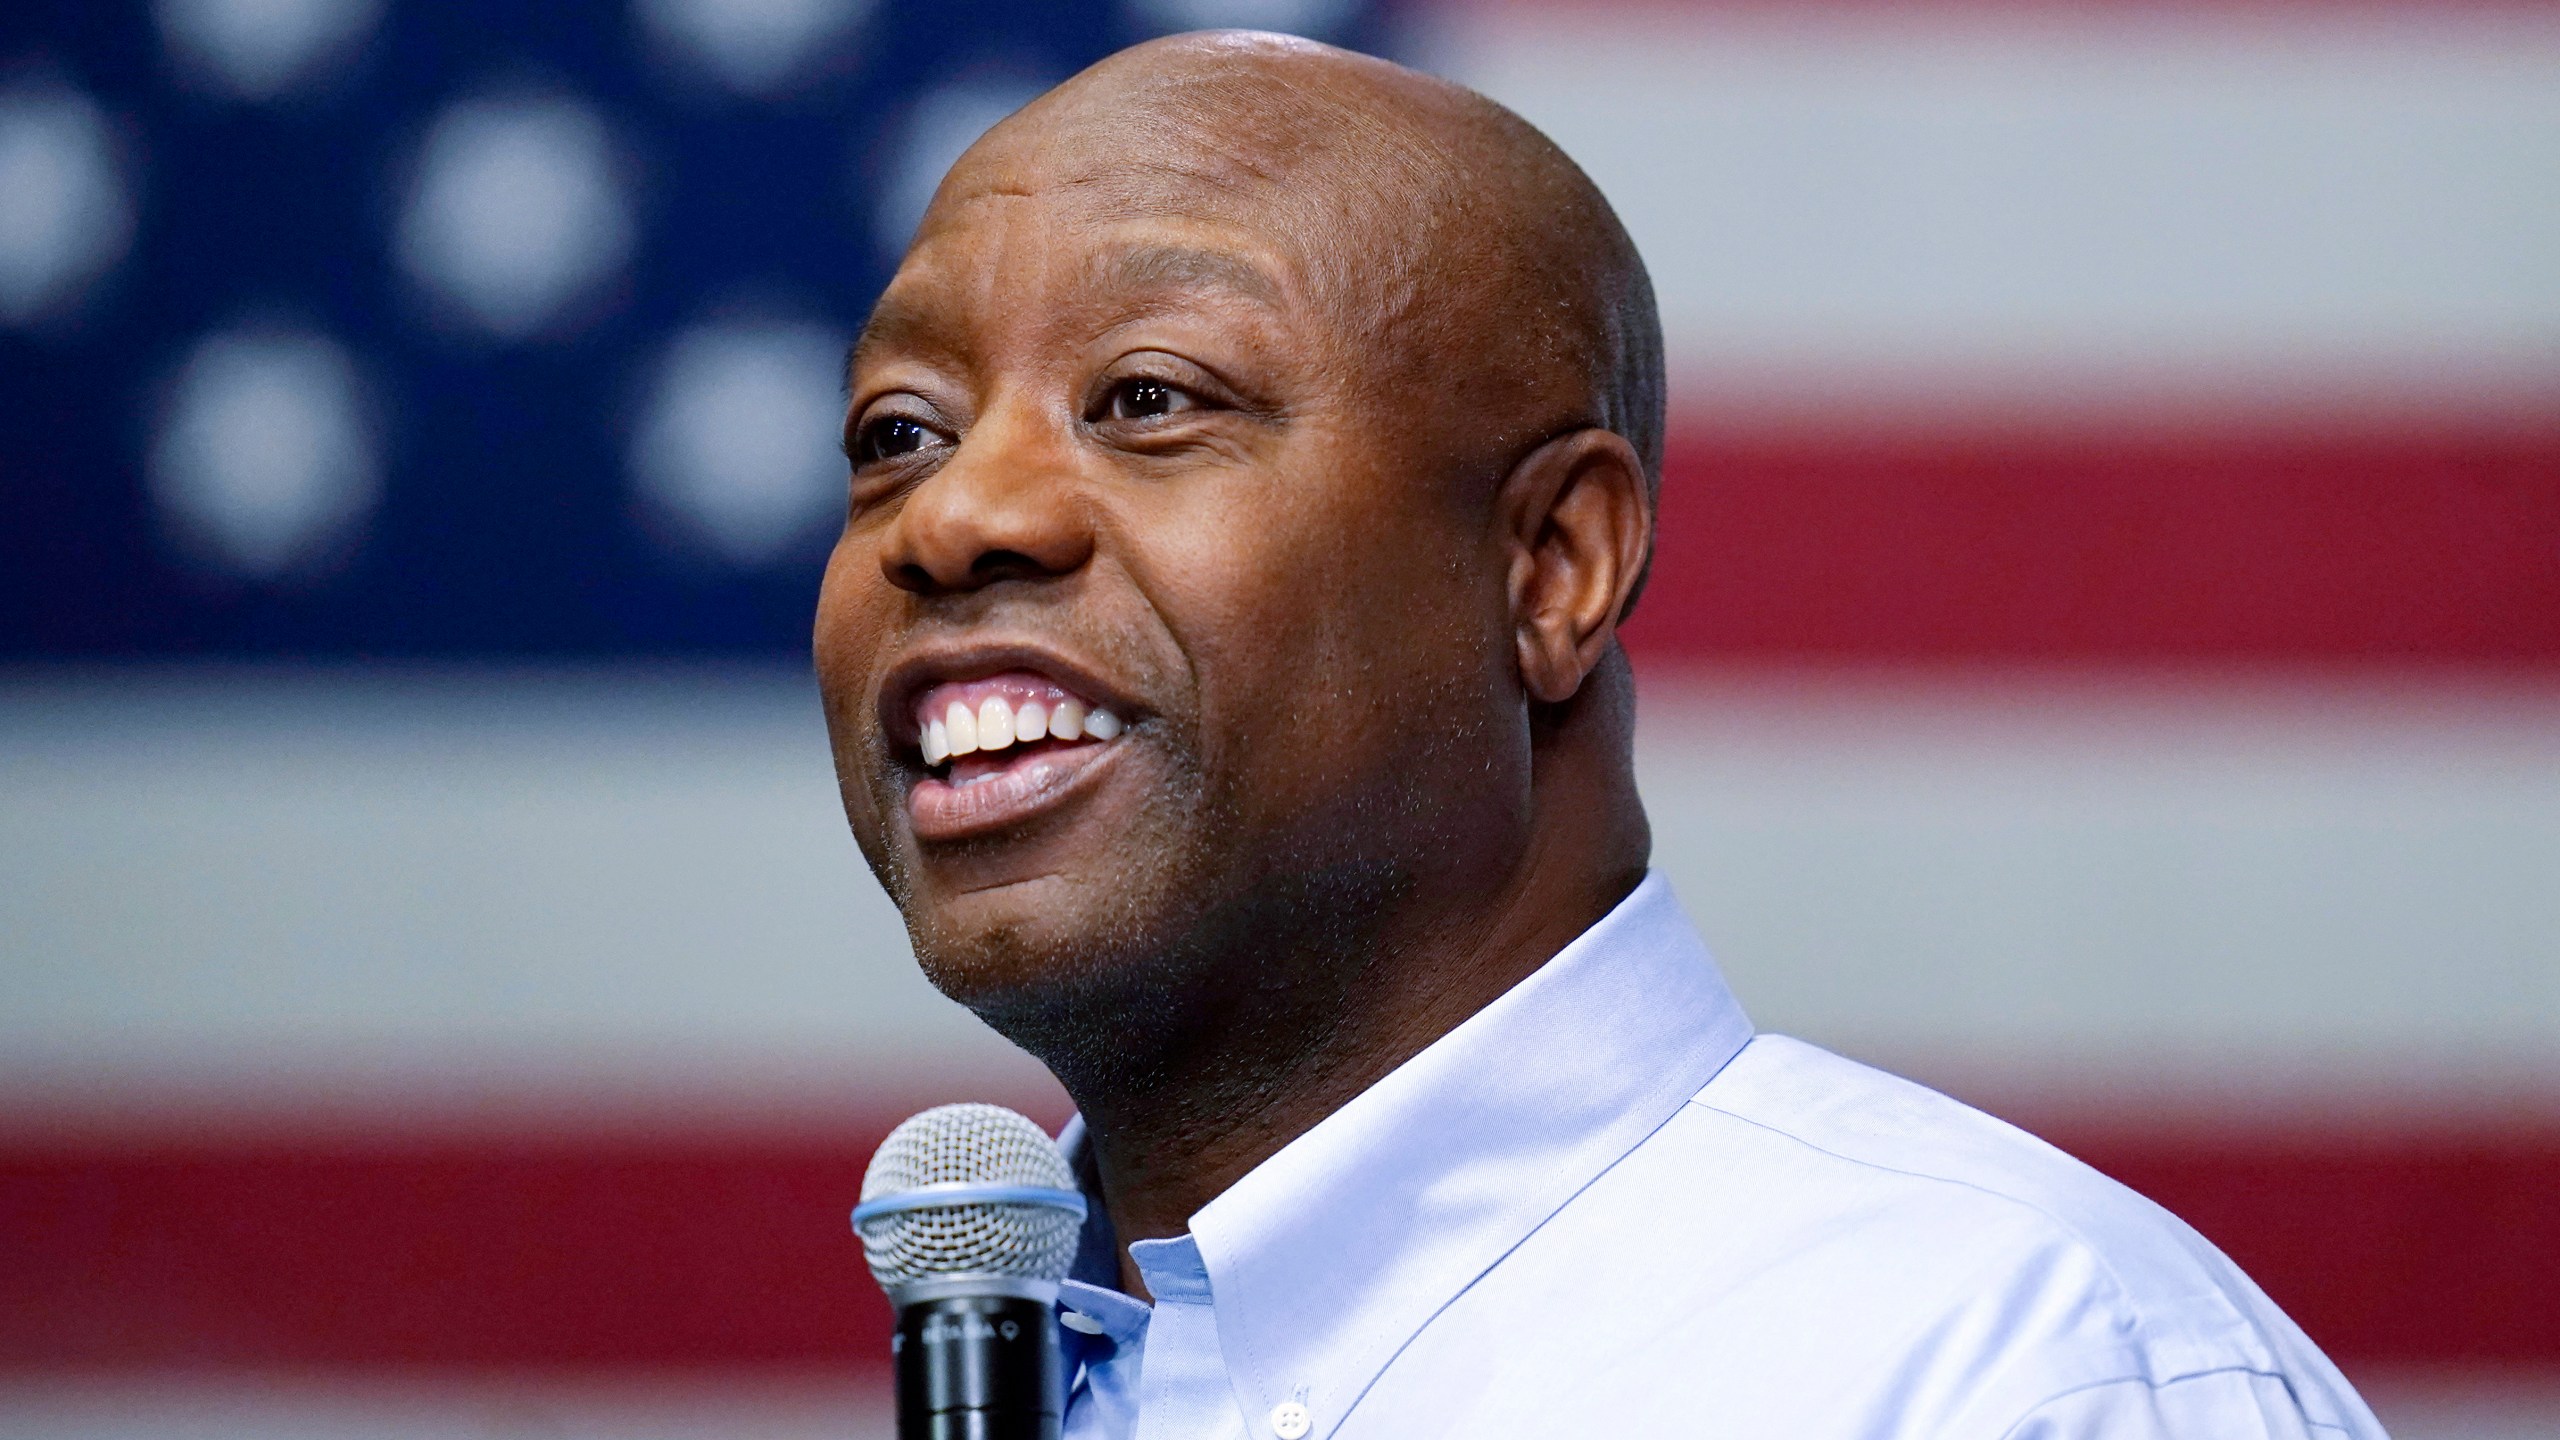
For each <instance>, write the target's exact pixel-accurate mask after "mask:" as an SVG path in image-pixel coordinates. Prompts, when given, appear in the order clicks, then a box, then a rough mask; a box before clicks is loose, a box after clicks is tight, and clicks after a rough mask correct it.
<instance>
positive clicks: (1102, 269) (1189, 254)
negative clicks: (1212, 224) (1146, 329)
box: [1085, 245, 1280, 306]
mask: <svg viewBox="0 0 2560 1440" xmlns="http://www.w3.org/2000/svg"><path fill="white" fill-rule="evenodd" d="M1085 271H1086V279H1087V280H1089V281H1092V282H1095V284H1096V285H1097V288H1100V289H1103V290H1105V291H1113V290H1118V291H1128V290H1198V289H1216V290H1228V291H1233V292H1234V293H1236V294H1238V295H1241V296H1243V297H1244V298H1246V299H1248V300H1254V301H1258V302H1260V303H1262V304H1264V305H1275V306H1276V305H1278V304H1279V303H1280V285H1279V282H1278V281H1276V280H1274V279H1272V277H1271V272H1269V271H1268V270H1265V269H1263V268H1262V267H1261V266H1260V265H1257V264H1255V263H1254V262H1253V261H1251V260H1249V259H1246V258H1245V257H1244V256H1242V255H1238V254H1235V253H1233V252H1231V251H1226V250H1208V249H1202V248H1200V247H1198V246H1192V245H1137V246H1131V247H1128V248H1125V249H1118V250H1106V251H1103V252H1101V253H1099V254H1097V255H1095V256H1093V257H1092V258H1091V259H1090V260H1088V261H1087V262H1086V265H1085Z"/></svg>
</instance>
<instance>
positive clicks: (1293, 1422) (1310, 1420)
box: [1271, 1400, 1316, 1440]
mask: <svg viewBox="0 0 2560 1440" xmlns="http://www.w3.org/2000/svg"><path fill="white" fill-rule="evenodd" d="M1315 1425H1316V1417H1314V1416H1313V1415H1310V1414H1308V1413H1307V1407H1306V1406H1304V1405H1301V1404H1299V1403H1298V1402H1297V1401H1295V1400H1291V1401H1289V1402H1287V1403H1286V1404H1281V1405H1274V1406H1272V1407H1271V1433H1272V1434H1274V1435H1277V1436H1279V1437H1280V1440H1299V1437H1301V1436H1303V1435H1305V1434H1306V1433H1307V1432H1308V1431H1310V1430H1312V1429H1314V1428H1315Z"/></svg>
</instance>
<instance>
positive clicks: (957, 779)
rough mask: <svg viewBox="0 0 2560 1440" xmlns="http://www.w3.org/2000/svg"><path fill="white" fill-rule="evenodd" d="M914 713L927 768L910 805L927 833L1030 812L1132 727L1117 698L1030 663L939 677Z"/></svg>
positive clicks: (978, 829) (953, 834) (989, 826)
mask: <svg viewBox="0 0 2560 1440" xmlns="http://www.w3.org/2000/svg"><path fill="white" fill-rule="evenodd" d="M913 719H914V733H915V737H916V738H915V740H914V742H913V744H912V747H911V753H914V754H915V755H916V756H917V757H918V758H919V759H920V760H921V761H922V762H923V765H924V771H925V773H924V775H923V776H922V777H921V778H920V779H918V780H917V781H916V783H915V784H914V785H913V786H911V787H910V788H909V790H908V792H907V814H908V818H909V820H910V821H912V822H913V824H914V826H915V831H916V835H917V838H919V839H925V840H939V839H953V838H958V837H960V836H964V835H973V834H979V833H983V832H986V831H990V830H995V829H999V828H1002V827H1003V826H1005V825H1008V824H1012V823H1015V822H1017V821H1020V820H1023V819H1027V818H1029V817H1030V816H1031V815H1033V814H1035V813H1037V812H1038V811H1040V810H1042V809H1045V808H1047V806H1048V805H1049V804H1050V803H1052V802H1053V801H1055V800H1056V799H1057V798H1058V797H1059V796H1060V795H1061V794H1062V793H1063V791H1064V790H1065V789H1066V786H1067V784H1068V782H1069V781H1071V780H1073V779H1074V778H1075V777H1076V776H1078V775H1080V774H1082V773H1083V772H1084V771H1086V770H1088V769H1090V768H1092V766H1093V765H1094V764H1096V763H1097V762H1099V761H1100V760H1102V759H1103V758H1104V757H1105V756H1106V755H1108V754H1109V753H1110V752H1111V751H1113V750H1115V749H1116V748H1117V746H1116V745H1115V744H1114V742H1115V741H1117V740H1118V739H1119V737H1120V734H1121V732H1122V731H1123V730H1124V729H1126V728H1127V725H1126V722H1125V721H1124V720H1123V719H1122V718H1121V717H1120V716H1119V715H1117V714H1115V713H1114V712H1113V711H1111V710H1110V709H1108V708H1107V707H1104V706H1100V705H1096V704H1093V703H1092V702H1090V701H1088V700H1086V699H1085V698H1084V697H1083V696H1081V695H1078V694H1076V693H1075V692H1073V691H1071V690H1069V689H1067V688H1066V687H1065V686H1063V685H1060V684H1059V683H1058V682H1056V681H1054V680H1051V679H1049V678H1048V677H1047V676H1044V675H1038V674H1034V673H1032V672H1029V671H1020V670H1017V671H1008V672H1006V673H1004V674H1001V675H990V676H987V677H985V678H983V679H977V680H965V681H956V682H950V683H946V684H941V685H936V686H934V687H932V688H931V689H929V690H927V691H925V692H924V693H923V694H922V695H920V696H918V697H917V698H916V706H915V712H914V716H913Z"/></svg>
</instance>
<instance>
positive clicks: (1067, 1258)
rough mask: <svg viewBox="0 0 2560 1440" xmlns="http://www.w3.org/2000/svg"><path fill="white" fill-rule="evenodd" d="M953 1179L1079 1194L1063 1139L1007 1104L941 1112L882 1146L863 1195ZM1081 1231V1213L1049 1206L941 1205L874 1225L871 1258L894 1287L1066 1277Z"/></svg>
mask: <svg viewBox="0 0 2560 1440" xmlns="http://www.w3.org/2000/svg"><path fill="white" fill-rule="evenodd" d="M950 1182H957V1183H960V1184H967V1185H1037V1186H1041V1187H1043V1188H1046V1189H1051V1190H1073V1189H1075V1188H1076V1177H1075V1171H1074V1170H1072V1169H1070V1168H1069V1167H1068V1165H1067V1157H1066V1156H1065V1155H1063V1154H1061V1153H1060V1152H1059V1150H1058V1146H1057V1142H1055V1141H1053V1140H1051V1139H1050V1138H1049V1136H1048V1134H1047V1133H1046V1132H1044V1131H1043V1130H1041V1128H1040V1127H1039V1126H1038V1125H1035V1124H1033V1123H1032V1122H1031V1121H1030V1120H1029V1119H1028V1118H1026V1117H1024V1116H1021V1115H1017V1114H1015V1113H1014V1112H1013V1111H1011V1110H1007V1109H1006V1108H1004V1107H1003V1106H1001V1105H937V1106H935V1107H934V1108H933V1109H931V1110H927V1111H925V1112H924V1113H923V1114H920V1115H916V1116H913V1117H911V1118H910V1119H909V1120H908V1121H907V1122H906V1123H905V1124H903V1125H901V1126H899V1127H898V1128H897V1129H895V1130H892V1131H890V1132H889V1138H888V1139H886V1140H883V1141H881V1142H880V1150H879V1153H877V1154H875V1155H873V1156H872V1157H871V1168H870V1169H869V1170H866V1171H864V1172H863V1175H862V1198H863V1200H864V1201H865V1202H866V1203H868V1202H869V1201H873V1200H877V1199H879V1198H881V1197H882V1196H885V1195H897V1194H902V1193H904V1192H906V1191H909V1190H913V1189H915V1188H916V1187H917V1186H920V1185H934V1184H943V1183H950ZM1079 1228H1080V1226H1079V1224H1078V1222H1077V1219H1076V1217H1075V1215H1074V1213H1073V1212H1071V1211H1066V1210H1060V1209H1057V1208H1055V1207H1052V1206H1047V1205H1001V1204H971V1205H935V1206H928V1207H925V1208H922V1209H916V1210H906V1211H899V1212H895V1213H892V1214H888V1215H880V1216H875V1217H873V1218H872V1219H871V1220H869V1221H867V1222H865V1223H864V1224H863V1225H862V1226H861V1227H860V1233H861V1236H862V1258H863V1259H865V1260H867V1261H869V1262H870V1264H871V1275H872V1278H873V1279H875V1280H878V1281H879V1282H880V1284H881V1287H882V1288H883V1289H889V1290H894V1289H896V1288H897V1287H899V1286H901V1285H912V1284H914V1283H916V1282H917V1281H920V1280H938V1279H944V1278H948V1277H952V1276H958V1275H1003V1276H1007V1277H1009V1278H1012V1279H1018V1280H1062V1279H1065V1278H1066V1274H1067V1267H1068V1266H1070V1265H1072V1264H1074V1263H1075V1258H1076V1239H1077V1232H1078V1230H1079Z"/></svg>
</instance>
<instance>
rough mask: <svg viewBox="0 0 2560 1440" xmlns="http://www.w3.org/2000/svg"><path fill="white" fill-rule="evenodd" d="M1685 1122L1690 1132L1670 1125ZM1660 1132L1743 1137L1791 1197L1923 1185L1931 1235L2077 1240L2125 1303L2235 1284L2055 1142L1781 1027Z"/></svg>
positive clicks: (1897, 1193)
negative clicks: (1970, 1226) (1972, 1231)
mask: <svg viewBox="0 0 2560 1440" xmlns="http://www.w3.org/2000/svg"><path fill="white" fill-rule="evenodd" d="M1701 1120H1704V1121H1705V1123H1704V1124H1701V1123H1700V1122H1701ZM1689 1129H1694V1130H1696V1131H1697V1132H1698V1133H1697V1134H1695V1135H1694V1136H1682V1135H1681V1133H1680V1132H1682V1131H1683V1130H1689ZM1666 1131H1667V1132H1668V1133H1667V1134H1666V1135H1665V1136H1664V1137H1663V1138H1664V1139H1665V1140H1667V1141H1669V1142H1670V1143H1674V1144H1683V1143H1686V1142H1689V1141H1692V1140H1694V1141H1695V1142H1701V1143H1704V1144H1706V1145H1708V1146H1709V1147H1710V1148H1713V1149H1725V1148H1732V1147H1747V1148H1749V1149H1750V1150H1752V1151H1753V1152H1754V1154H1755V1157H1756V1158H1758V1159H1760V1160H1761V1161H1763V1162H1765V1163H1767V1164H1769V1165H1770V1166H1771V1167H1772V1168H1773V1169H1774V1170H1775V1171H1776V1172H1777V1173H1778V1174H1779V1175H1783V1176H1784V1177H1785V1178H1786V1179H1787V1180H1791V1181H1794V1182H1796V1183H1797V1185H1799V1186H1800V1187H1801V1188H1792V1189H1791V1190H1790V1194H1789V1199H1790V1202H1791V1203H1792V1204H1795V1205H1799V1206H1810V1207H1812V1208H1815V1209H1823V1208H1827V1207H1831V1206H1838V1207H1842V1208H1846V1209H1851V1210H1862V1209H1864V1208H1866V1207H1867V1206H1868V1205H1869V1204H1870V1203H1871V1202H1872V1200H1873V1199H1874V1198H1875V1197H1878V1196H1890V1197H1892V1199H1893V1202H1894V1206H1895V1208H1897V1209H1900V1208H1903V1207H1907V1206H1909V1205H1910V1204H1911V1202H1912V1201H1913V1199H1914V1198H1915V1197H1916V1196H1920V1195H1925V1196H1927V1197H1929V1201H1930V1203H1929V1204H1927V1205H1926V1206H1925V1207H1923V1208H1924V1209H1925V1211H1926V1213H1927V1214H1928V1215H1929V1216H1930V1223H1931V1225H1932V1226H1933V1227H1934V1228H1936V1230H1937V1233H1939V1234H1941V1235H1943V1234H1945V1233H1946V1231H1945V1229H1944V1226H1945V1224H1946V1222H1947V1221H1948V1220H1949V1219H1950V1218H1953V1217H1956V1216H1962V1217H1967V1218H1969V1219H1971V1220H1972V1221H1973V1223H1974V1224H1975V1225H1976V1226H1979V1227H1981V1229H1982V1230H1984V1231H1986V1232H1988V1233H1990V1234H1992V1235H1996V1236H1997V1237H1999V1238H2001V1239H2002V1240H2003V1241H2005V1242H2009V1243H2019V1242H2023V1243H2027V1244H2032V1245H2037V1246H2044V1245H2060V1246H2065V1247H2071V1248H2075V1249H2079V1250H2082V1251H2085V1252H2086V1253H2087V1254H2088V1255H2089V1256H2090V1257H2091V1259H2092V1260H2093V1261H2094V1262H2096V1263H2097V1264H2098V1265H2099V1266H2100V1268H2101V1270H2102V1272H2103V1275H2104V1278H2105V1279H2106V1280H2107V1281H2108V1282H2109V1284H2110V1285H2111V1287H2112V1288H2113V1290H2114V1291H2115V1292H2116V1295H2117V1298H2118V1299H2119V1300H2120V1301H2121V1302H2123V1303H2126V1304H2129V1305H2135V1306H2140V1305H2143V1304H2145V1303H2146V1302H2148V1303H2154V1304H2157V1303H2161V1302H2163V1301H2166V1300H2168V1299H2169V1298H2170V1297H2171V1295H2172V1294H2194V1295H2202V1296H2212V1297H2215V1298H2216V1299H2217V1300H2224V1301H2227V1300H2229V1299H2231V1298H2233V1297H2232V1296H2231V1294H2230V1287H2231V1282H2233V1281H2235V1280H2236V1281H2239V1282H2240V1283H2241V1284H2242V1285H2245V1284H2246V1281H2245V1279H2244V1278H2243V1277H2241V1276H2240V1275H2239V1272H2238V1271H2237V1270H2236V1269H2235V1268H2234V1267H2232V1265H2231V1263H2230V1262H2229V1261H2228V1260H2226V1259H2224V1258H2223V1257H2222V1255H2221V1254H2220V1252H2218V1251H2216V1250H2215V1249H2214V1248H2213V1247H2212V1245H2211V1244H2209V1243H2207V1242H2206V1241H2205V1240H2204V1238H2203V1237H2202V1236H2199V1235H2197V1234H2196V1233H2195V1232H2194V1231H2193V1230H2191V1229H2189V1228H2188V1227H2187V1226H2186V1225H2184V1224H2183V1223H2181V1222H2180V1221H2179V1220H2178V1219H2177V1218H2176V1217H2175V1216H2173V1215H2171V1214H2170V1213H2169V1212H2168V1211H2166V1210H2163V1209H2162V1208H2160V1207H2159V1206H2158V1205H2156V1204H2153V1203H2152V1202H2151V1201H2149V1200H2147V1199H2145V1198H2143V1197H2142V1196H2141V1195H2139V1194H2137V1193H2135V1192H2134V1191H2132V1190H2130V1189H2128V1188H2126V1187H2125V1186H2124V1185H2122V1184H2121V1183H2119V1182H2117V1181H2115V1180H2112V1179H2110V1178H2108V1177H2107V1176H2106V1175H2104V1174H2101V1173H2100V1172H2099V1171H2097V1170H2096V1169H2094V1168H2092V1167H2091V1166H2089V1165H2087V1164H2086V1163H2084V1162H2082V1161H2080V1160H2078V1159H2076V1158H2075V1157H2073V1156H2071V1155H2070V1154H2068V1153H2066V1152H2064V1151H2062V1150H2061V1149H2058V1148H2057V1147H2055V1146H2053V1145H2051V1144H2048V1143H2047V1142H2045V1141H2044V1140H2041V1139H2039V1138H2037V1137H2036V1136H2034V1135H2032V1134H2029V1133H2028V1132H2026V1131H2024V1130H2021V1129H2019V1128H2018V1127H2017V1126H2015V1125H2012V1124H2009V1123H2008V1122H2006V1121H2004V1120H2000V1119H1997V1118H1995V1117H1993V1116H1991V1115H1988V1114H1985V1113H1984V1112H1982V1111H1980V1110H1977V1109H1975V1108H1973V1107H1972V1106H1970V1105H1967V1104H1965V1103H1963V1102H1962V1101H1959V1100H1956V1099H1953V1098H1951V1097H1949V1096H1947V1095H1944V1094H1941V1093H1939V1092H1938V1091H1935V1090H1931V1089H1929V1088H1928V1087H1926V1086H1924V1085H1919V1084H1916V1083H1914V1082H1912V1081H1909V1080H1905V1079H1902V1078H1901V1077H1899V1076H1895V1075H1891V1074H1888V1073H1886V1072H1884V1071H1881V1070H1877V1069H1874V1068H1872V1067H1869V1066H1866V1065H1862V1064H1860V1063H1858V1062H1856V1061H1854V1060H1849V1059H1846V1058H1844V1057H1842V1056H1839V1055H1835V1054H1833V1053H1831V1052H1830V1051H1827V1050H1823V1049H1820V1048H1819V1047H1816V1046H1813V1045H1809V1044H1806V1043H1804V1042H1803V1041H1800V1040H1794V1039H1790V1038H1788V1037H1786V1036H1783V1035H1760V1036H1757V1037H1755V1038H1754V1039H1753V1040H1752V1041H1751V1043H1750V1044H1749V1045H1748V1046H1746V1047H1744V1049H1743V1050H1742V1052H1741V1053H1740V1054H1738V1055H1736V1056H1735V1057H1734V1059H1733V1061H1732V1062H1731V1063H1730V1064H1728V1065H1727V1066H1725V1067H1724V1069H1723V1070H1722V1071H1720V1072H1719V1073H1718V1074H1717V1075H1716V1077H1715V1078H1714V1079H1713V1080H1712V1081H1710V1082H1709V1083H1708V1084H1707V1086H1706V1087H1705V1088H1704V1089H1703V1090H1701V1091H1699V1093H1698V1094H1697V1095H1696V1096H1695V1097H1693V1098H1692V1099H1691V1100H1690V1102H1689V1105H1688V1107H1687V1108H1686V1110H1684V1112H1683V1116H1682V1117H1681V1119H1680V1120H1677V1121H1675V1122H1674V1124H1673V1125H1671V1126H1668V1127H1666ZM1915 1218H1916V1217H1915ZM2252 1293H2254V1292H2252Z"/></svg>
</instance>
